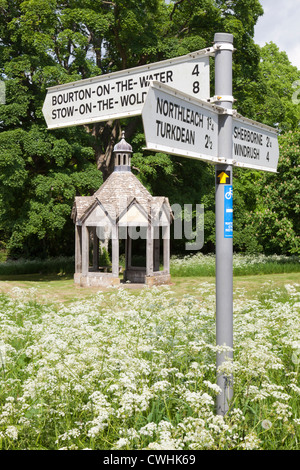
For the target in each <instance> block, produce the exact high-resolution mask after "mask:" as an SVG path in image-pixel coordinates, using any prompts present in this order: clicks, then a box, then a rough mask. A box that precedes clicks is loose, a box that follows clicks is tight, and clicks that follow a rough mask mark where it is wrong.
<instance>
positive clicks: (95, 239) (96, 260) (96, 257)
mask: <svg viewBox="0 0 300 470" xmlns="http://www.w3.org/2000/svg"><path fill="white" fill-rule="evenodd" d="M96 230H97V227H92V234H93V271H95V272H97V271H98V267H99V239H98V237H97V233H96Z"/></svg>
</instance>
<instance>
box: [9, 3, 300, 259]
mask: <svg viewBox="0 0 300 470" xmlns="http://www.w3.org/2000/svg"><path fill="white" fill-rule="evenodd" d="M262 14H263V9H262V7H261V5H260V2H259V1H258V0H231V1H225V0H224V1H222V0H177V1H176V0H171V1H170V2H169V3H166V2H165V1H164V0H139V1H138V0H126V1H125V0H113V1H108V0H107V1H104V0H64V1H61V0H0V78H1V79H2V80H3V81H4V83H5V85H6V103H5V104H2V105H0V169H1V172H0V236H1V239H2V240H4V241H5V242H6V243H7V248H8V250H9V252H10V254H11V256H21V255H23V256H24V255H26V256H37V255H39V256H41V255H45V256H47V255H56V254H61V253H64V254H73V247H74V245H73V226H72V222H71V219H70V212H71V207H72V204H73V200H74V197H75V195H88V194H92V193H93V192H94V191H95V190H96V189H98V187H99V186H100V184H101V183H102V181H103V180H104V179H105V178H107V177H108V175H109V174H110V172H111V171H112V159H111V155H112V149H113V146H114V144H115V143H116V142H117V140H118V139H119V137H120V130H121V128H122V129H125V130H126V138H127V140H128V141H130V143H131V144H132V145H133V149H134V152H135V155H134V158H133V166H134V168H135V169H134V171H135V172H136V174H137V176H138V177H139V178H140V179H141V180H142V181H143V183H144V184H145V185H146V186H148V188H149V189H150V190H151V191H153V193H155V194H156V195H160V194H163V195H166V196H168V197H169V198H170V201H171V203H175V202H177V203H181V204H184V203H186V204H187V203H190V204H191V203H193V204H195V203H204V204H205V230H206V236H205V238H206V245H205V248H204V249H206V250H212V249H213V247H214V216H213V214H214V174H213V168H212V166H210V165H208V164H205V163H203V162H194V161H189V160H183V159H180V158H177V157H171V156H168V155H163V154H153V153H149V152H145V151H143V146H144V135H143V127H142V122H141V118H140V117H136V118H131V119H127V120H121V121H120V120H115V121H108V122H104V123H96V124H93V125H86V126H77V127H71V128H66V129H59V130H53V131H49V130H47V129H46V124H45V121H44V118H43V115H42V111H41V109H42V105H43V101H44V99H45V95H46V89H47V87H49V86H53V85H57V84H63V83H67V82H72V81H75V80H80V79H84V78H89V77H92V76H96V75H102V74H106V73H109V72H114V71H117V70H120V69H126V68H130V67H134V66H138V65H143V64H147V63H152V62H156V61H159V60H163V59H167V58H172V57H176V56H179V55H183V54H186V53H188V52H192V51H195V50H198V49H201V48H204V47H207V46H210V45H212V43H213V38H214V34H215V33H216V32H219V31H224V32H230V33H232V34H233V35H234V45H235V48H236V52H235V53H234V84H233V85H234V96H235V98H236V99H237V101H236V108H237V109H238V111H239V112H241V113H242V114H243V115H245V116H247V117H250V118H252V119H255V120H259V121H261V122H264V123H266V124H270V125H273V126H274V125H276V126H278V128H279V129H280V132H282V133H284V132H287V131H292V132H294V130H295V129H297V127H298V123H299V109H300V107H299V106H297V105H295V104H293V102H292V100H291V97H292V94H293V93H294V89H293V83H294V82H295V80H298V79H300V76H299V71H298V70H297V69H296V68H295V67H293V66H292V65H291V64H290V62H289V60H288V58H287V56H286V54H285V53H284V52H280V51H279V49H278V48H277V46H276V45H275V44H268V45H266V46H265V47H264V48H259V46H257V45H256V44H255V42H254V40H253V36H254V26H255V24H256V22H257V20H258V18H259V17H260V16H261V15H262ZM211 70H212V73H211V83H212V90H213V83H214V81H213V80H214V79H213V70H214V61H213V59H212V60H211ZM286 151H287V152H288V150H286ZM245 175H246V173H242V172H241V171H237V172H236V173H235V187H236V196H235V198H236V201H235V204H236V207H237V210H236V211H235V214H243V215H239V216H237V221H236V230H235V231H236V234H235V239H236V249H238V250H247V249H249V243H250V242H249V243H248V242H247V240H253V237H252V233H253V230H254V231H255V229H256V227H255V229H254V228H253V230H252V228H251V227H252V225H251V227H250V226H249V224H247V223H246V219H247V217H246V216H247V214H249V213H251V211H252V213H256V212H257V214H258V213H261V212H260V211H261V207H260V205H259V204H260V203H259V201H261V198H260V197H258V196H257V195H258V193H259V191H263V189H261V188H264V187H265V182H264V179H263V177H261V176H258V175H256V176H255V178H254V180H255V183H254V184H253V185H250V186H249V184H246V182H245V181H246V176H245ZM270 178H271V177H270ZM277 178H278V177H274V179H273V181H274V182H275V181H276V179H277ZM288 178H292V179H291V183H292V184H294V183H296V182H295V180H294V175H293V176H290V175H289V176H288ZM274 184H275V183H274ZM248 186H249V187H248ZM246 188H247V189H246ZM252 193H253V197H251V198H250V197H249V194H252ZM254 200H255V201H257V202H256V203H255V204H254V202H253V201H254ZM239 209H241V211H239ZM257 217H258V216H257ZM257 217H256V218H255V219H254V218H253V221H254V220H257V222H255V223H256V224H257V223H258V224H259V222H258V219H257ZM285 217H287V219H288V220H291V217H293V211H290V212H289V213H287V214H286V216H285ZM245 227H247V228H245ZM296 229H297V227H295V228H294V230H296ZM263 245H264V243H263V239H260V242H259V243H258V244H257V246H253V243H252V244H251V246H252V248H251V249H253V250H255V249H263ZM268 247H269V248H268V249H270V250H275V249H279V248H280V249H284V250H286V251H287V252H295V250H296V248H295V246H294V245H289V244H285V245H284V247H282V246H281V245H280V244H279V245H276V243H275V242H274V243H273V245H272V246H271V245H270V246H269V245H268ZM178 249H180V246H178Z"/></svg>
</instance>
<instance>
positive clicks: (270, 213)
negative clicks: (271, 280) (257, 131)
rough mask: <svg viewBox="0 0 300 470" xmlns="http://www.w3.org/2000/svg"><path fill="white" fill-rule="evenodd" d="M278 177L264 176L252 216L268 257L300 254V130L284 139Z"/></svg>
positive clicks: (250, 215)
mask: <svg viewBox="0 0 300 470" xmlns="http://www.w3.org/2000/svg"><path fill="white" fill-rule="evenodd" d="M279 142H280V158H279V163H278V174H277V175H276V176H275V175H271V174H268V173H265V174H262V175H260V180H259V181H258V184H259V191H258V194H257V198H256V208H255V210H254V211H253V212H250V213H249V214H248V223H249V225H251V226H252V227H253V228H254V229H255V236H256V238H257V240H258V242H259V243H260V244H261V245H262V246H263V247H264V251H265V252H266V253H268V254H270V253H277V254H296V255H298V256H299V254H300V236H299V234H300V217H299V215H300V192H299V178H300V130H299V129H297V130H294V131H289V132H287V133H285V134H284V135H282V136H280V139H279Z"/></svg>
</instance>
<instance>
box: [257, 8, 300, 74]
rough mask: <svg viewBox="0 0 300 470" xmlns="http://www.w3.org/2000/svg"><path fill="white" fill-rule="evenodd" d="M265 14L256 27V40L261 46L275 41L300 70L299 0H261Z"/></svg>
mask: <svg viewBox="0 0 300 470" xmlns="http://www.w3.org/2000/svg"><path fill="white" fill-rule="evenodd" d="M260 3H261V5H262V7H263V9H264V15H263V16H262V17H260V18H259V20H258V22H257V25H256V27H255V35H254V40H255V42H256V43H257V44H259V45H260V46H264V45H265V44H266V43H267V42H270V41H272V42H274V43H275V44H277V46H278V47H279V49H280V50H281V51H285V52H286V53H287V55H288V57H289V60H290V61H291V62H292V64H293V65H295V66H296V67H298V69H299V70H300V46H299V44H300V28H299V20H300V2H299V0H284V1H283V0H260Z"/></svg>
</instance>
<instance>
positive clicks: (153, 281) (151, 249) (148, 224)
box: [72, 132, 173, 287]
mask: <svg viewBox="0 0 300 470" xmlns="http://www.w3.org/2000/svg"><path fill="white" fill-rule="evenodd" d="M131 156H132V147H131V145H130V144H128V143H127V142H126V141H125V137H124V132H123V133H122V138H121V141H120V142H119V143H118V144H116V145H115V147H114V159H115V160H114V161H115V166H114V171H113V173H112V174H111V175H110V176H109V178H108V179H107V180H106V181H105V182H104V184H103V185H102V186H101V187H100V188H99V189H98V190H97V191H96V192H95V193H94V194H93V196H85V197H76V198H75V201H74V205H73V209H72V219H73V221H74V223H75V275H74V281H75V283H76V284H79V285H80V286H99V287H101V286H104V287H108V286H112V285H114V286H115V285H118V284H119V283H120V282H121V279H120V267H119V256H120V245H121V240H122V241H123V242H122V246H123V247H124V244H125V271H124V274H123V282H126V281H130V282H131V283H144V284H146V285H149V286H151V285H159V284H166V283H169V282H170V224H171V222H172V218H173V214H172V210H171V207H170V204H169V201H168V198H166V197H154V196H152V195H151V194H150V193H149V191H148V190H147V189H146V188H145V187H144V186H143V185H142V183H141V182H140V181H139V180H138V179H137V177H136V176H135V175H134V174H133V173H132V172H131ZM108 239H110V240H111V249H110V251H111V264H112V266H111V269H110V270H109V272H105V271H107V269H105V268H104V267H102V266H100V265H99V260H100V256H99V254H100V249H101V246H103V244H104V243H105V241H106V242H107V240H108ZM139 240H140V247H141V246H142V249H143V250H144V251H145V253H144V255H145V256H144V258H146V262H145V266H134V265H133V259H134V258H133V256H134V254H135V253H134V251H135V246H137V245H136V244H137V243H138V241H139ZM124 242H125V243H124ZM160 261H161V262H162V265H163V269H162V270H160Z"/></svg>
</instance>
